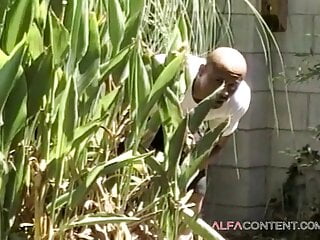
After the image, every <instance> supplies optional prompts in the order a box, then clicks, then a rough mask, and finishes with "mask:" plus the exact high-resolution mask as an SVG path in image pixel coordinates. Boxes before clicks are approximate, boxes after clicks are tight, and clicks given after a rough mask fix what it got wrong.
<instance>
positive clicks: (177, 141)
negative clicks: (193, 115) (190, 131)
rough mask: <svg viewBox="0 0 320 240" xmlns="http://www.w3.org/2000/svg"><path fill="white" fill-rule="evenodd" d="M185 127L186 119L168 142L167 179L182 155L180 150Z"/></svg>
mask: <svg viewBox="0 0 320 240" xmlns="http://www.w3.org/2000/svg"><path fill="white" fill-rule="evenodd" d="M187 126H188V118H185V119H184V120H183V121H182V122H181V123H180V125H179V127H178V128H177V129H176V131H175V132H174V134H173V136H172V137H171V139H170V140H169V145H168V146H169V150H168V160H169V164H168V165H169V168H168V175H169V177H173V176H174V174H175V172H176V169H177V164H179V161H180V156H181V153H182V149H183V146H184V140H185V138H186V135H187Z"/></svg>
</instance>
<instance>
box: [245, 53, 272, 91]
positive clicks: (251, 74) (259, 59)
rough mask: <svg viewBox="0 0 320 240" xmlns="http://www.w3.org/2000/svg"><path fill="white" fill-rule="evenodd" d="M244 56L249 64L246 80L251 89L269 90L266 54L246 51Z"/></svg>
mask: <svg viewBox="0 0 320 240" xmlns="http://www.w3.org/2000/svg"><path fill="white" fill-rule="evenodd" d="M244 56H245V58H246V61H247V65H248V71H247V75H246V78H245V80H246V82H247V83H248V85H249V86H250V88H251V90H252V91H256V90H260V91H261V90H262V91H263V90H268V89H269V84H268V67H267V65H266V62H265V57H264V54H261V53H257V54H255V53H245V54H244Z"/></svg>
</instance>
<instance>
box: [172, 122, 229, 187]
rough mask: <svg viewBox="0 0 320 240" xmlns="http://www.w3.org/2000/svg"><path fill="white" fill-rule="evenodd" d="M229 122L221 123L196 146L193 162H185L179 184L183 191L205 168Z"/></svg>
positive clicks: (192, 156)
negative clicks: (197, 173) (202, 167)
mask: <svg viewBox="0 0 320 240" xmlns="http://www.w3.org/2000/svg"><path fill="white" fill-rule="evenodd" d="M226 125H227V122H224V123H221V124H220V125H219V126H218V127H216V128H215V129H213V130H211V131H209V132H208V133H207V134H206V135H205V136H203V137H202V138H201V139H200V141H199V142H198V143H197V144H196V147H195V149H194V150H193V151H192V153H191V160H190V162H189V163H186V162H185V161H184V162H183V163H182V166H181V175H180V176H179V179H178V182H179V186H180V187H181V189H185V188H186V187H187V185H188V184H189V183H190V182H191V181H192V180H193V177H194V175H195V173H196V172H197V171H198V170H199V169H200V168H201V166H203V164H204V162H205V161H206V160H207V158H208V157H209V155H210V153H211V150H212V149H213V147H214V144H215V142H216V141H217V140H218V138H219V136H220V135H221V133H222V131H223V129H224V128H225V127H226Z"/></svg>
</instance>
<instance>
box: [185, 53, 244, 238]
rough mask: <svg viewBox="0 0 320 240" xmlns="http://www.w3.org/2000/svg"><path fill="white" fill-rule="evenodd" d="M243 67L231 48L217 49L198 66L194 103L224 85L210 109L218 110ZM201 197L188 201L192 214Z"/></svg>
mask: <svg viewBox="0 0 320 240" xmlns="http://www.w3.org/2000/svg"><path fill="white" fill-rule="evenodd" d="M246 71H247V66H246V62H245V59H244V58H243V56H242V55H241V54H240V53H239V52H237V51H236V50H234V49H231V48H219V49H216V50H215V51H214V52H212V54H211V55H209V56H208V58H207V64H205V65H201V66H200V69H199V71H198V75H197V77H196V79H195V80H194V82H193V86H192V97H193V99H194V101H195V102H196V103H199V102H201V101H202V100H203V99H204V98H206V97H207V96H209V95H210V94H211V93H213V92H214V91H215V90H217V89H218V88H219V87H220V86H221V85H222V84H224V88H223V90H222V91H221V92H220V93H219V95H218V101H215V102H214V103H213V105H212V109H217V108H220V107H221V106H222V105H223V104H224V103H225V102H226V101H227V100H228V99H230V97H231V96H232V95H233V94H234V93H235V91H236V90H237V88H238V86H239V84H240V83H241V81H243V78H244V76H245V74H246ZM230 136H231V135H229V136H224V137H221V138H220V139H219V141H218V143H216V144H215V146H214V148H213V149H212V151H211V154H210V157H209V158H208V160H207V161H206V162H205V163H204V165H203V166H202V167H201V168H200V170H203V169H207V168H208V166H209V165H210V164H212V163H213V161H214V160H215V159H216V156H217V154H218V153H219V152H220V151H221V149H222V148H223V147H224V146H225V144H226V143H227V141H228V139H229V138H230ZM203 199H204V195H202V194H200V193H197V192H195V193H193V194H192V197H191V199H190V202H193V203H195V206H194V207H193V211H194V212H195V213H196V214H197V213H200V211H201V208H202V202H203ZM188 233H190V229H186V228H184V229H182V231H181V234H188Z"/></svg>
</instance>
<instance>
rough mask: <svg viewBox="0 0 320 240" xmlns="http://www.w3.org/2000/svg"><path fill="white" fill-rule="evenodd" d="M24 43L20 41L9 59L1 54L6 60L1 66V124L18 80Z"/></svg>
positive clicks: (1, 60)
mask: <svg viewBox="0 0 320 240" xmlns="http://www.w3.org/2000/svg"><path fill="white" fill-rule="evenodd" d="M24 43H25V40H23V41H22V42H20V43H19V44H18V45H17V46H16V47H15V49H14V50H13V51H12V53H11V55H10V56H9V58H8V59H6V58H7V57H5V55H4V54H1V55H0V58H1V59H0V62H2V63H3V62H4V64H3V65H2V66H1V68H0V126H1V125H3V108H4V105H5V103H6V101H7V98H8V97H9V94H10V92H11V90H12V88H13V87H14V86H15V84H16V81H17V78H16V75H17V72H18V70H19V66H20V63H21V61H22V58H23V56H24V52H25V44H24Z"/></svg>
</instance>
